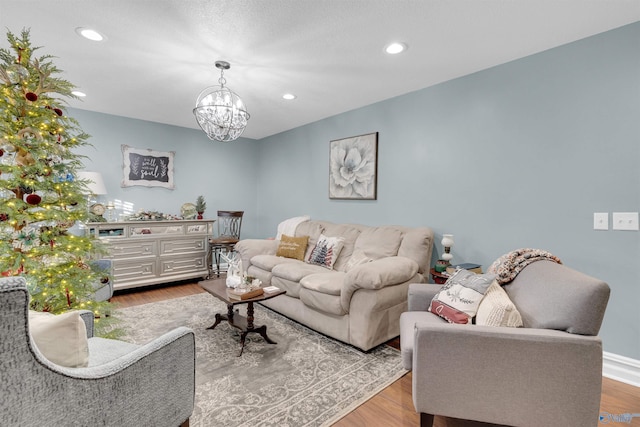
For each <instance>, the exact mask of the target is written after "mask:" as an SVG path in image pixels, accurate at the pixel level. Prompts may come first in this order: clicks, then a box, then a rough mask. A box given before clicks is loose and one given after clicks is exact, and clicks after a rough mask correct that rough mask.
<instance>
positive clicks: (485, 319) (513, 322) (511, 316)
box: [476, 280, 522, 328]
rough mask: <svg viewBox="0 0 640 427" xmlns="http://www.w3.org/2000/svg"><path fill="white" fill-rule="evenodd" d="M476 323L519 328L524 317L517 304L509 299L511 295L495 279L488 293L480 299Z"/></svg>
mask: <svg viewBox="0 0 640 427" xmlns="http://www.w3.org/2000/svg"><path fill="white" fill-rule="evenodd" d="M476 325H485V326H508V327H512V328H519V327H521V326H522V317H521V316H520V312H518V309H517V308H516V306H515V304H514V303H513V302H511V300H510V299H509V295H507V293H506V292H505V291H504V289H502V286H500V285H499V284H498V281H497V280H494V281H493V282H492V283H491V286H489V289H487V293H486V294H485V295H484V298H482V301H480V305H479V306H478V313H477V314H476Z"/></svg>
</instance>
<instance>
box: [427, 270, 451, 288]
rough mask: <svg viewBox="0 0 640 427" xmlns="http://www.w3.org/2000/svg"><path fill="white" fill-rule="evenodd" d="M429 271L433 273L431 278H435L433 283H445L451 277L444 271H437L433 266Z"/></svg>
mask: <svg viewBox="0 0 640 427" xmlns="http://www.w3.org/2000/svg"><path fill="white" fill-rule="evenodd" d="M429 272H430V273H431V280H433V283H436V284H438V285H443V284H444V283H445V282H446V281H447V279H449V275H448V274H447V273H446V272H444V271H443V272H442V273H440V272H437V271H436V269H435V268H432V269H431V270H429Z"/></svg>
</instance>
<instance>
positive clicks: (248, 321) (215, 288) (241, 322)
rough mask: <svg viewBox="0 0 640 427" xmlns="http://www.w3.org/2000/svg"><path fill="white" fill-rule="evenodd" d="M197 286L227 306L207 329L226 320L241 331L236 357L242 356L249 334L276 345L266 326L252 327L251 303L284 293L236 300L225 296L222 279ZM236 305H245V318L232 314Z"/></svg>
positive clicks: (213, 327) (281, 291) (224, 286)
mask: <svg viewBox="0 0 640 427" xmlns="http://www.w3.org/2000/svg"><path fill="white" fill-rule="evenodd" d="M198 284H199V285H200V287H201V288H202V289H204V290H205V291H207V292H209V293H210V294H211V295H213V296H214V297H216V298H218V299H219V300H220V301H222V302H224V303H225V304H227V313H226V314H225V313H216V321H215V323H214V324H213V325H211V326H209V327H208V328H207V329H215V327H216V326H218V324H219V323H220V322H222V321H223V320H226V321H227V322H229V325H231V326H233V327H234V328H237V329H239V330H240V331H241V334H240V341H241V344H242V347H241V348H240V353H239V354H238V356H242V352H243V350H244V342H245V339H246V338H247V334H249V333H251V332H255V333H258V334H260V335H261V336H262V338H264V340H265V341H266V342H268V343H269V344H277V343H276V342H275V341H273V340H272V339H270V338H269V337H268V336H267V325H260V326H255V325H254V323H253V321H254V317H253V303H254V302H260V301H264V300H268V299H270V298H273V297H277V296H278V295H282V294H284V293H285V291H283V290H278V291H276V292H269V293H266V292H265V293H264V294H262V295H259V296H257V297H255V298H249V299H245V300H238V299H232V298H229V295H228V294H227V289H228V288H227V285H226V280H225V279H224V278H221V279H214V280H207V281H204V282H200V283H198ZM238 304H247V317H245V316H242V315H241V314H239V313H238V311H237V310H236V311H235V312H234V310H233V306H234V305H238Z"/></svg>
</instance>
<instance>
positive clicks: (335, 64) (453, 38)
mask: <svg viewBox="0 0 640 427" xmlns="http://www.w3.org/2000/svg"><path fill="white" fill-rule="evenodd" d="M636 21H640V0H518V1H515V0H411V1H408V0H215V1H214V0H99V1H98V0H94V1H89V0H57V1H51V0H2V3H0V27H1V28H2V29H3V30H5V29H9V30H10V31H12V32H14V33H19V32H20V31H21V30H22V28H30V29H31V40H32V44H33V45H35V46H42V47H43V48H42V49H41V50H40V51H39V52H40V54H51V55H54V56H56V57H57V58H56V59H55V60H54V62H55V64H56V65H57V66H58V68H60V69H62V70H64V74H63V75H62V77H63V78H65V79H67V80H69V81H71V82H72V83H73V84H74V85H76V86H77V87H78V89H80V90H82V91H83V92H85V93H87V96H86V98H84V99H83V100H82V101H76V100H71V101H70V102H69V105H70V106H71V107H75V108H81V109H85V110H90V111H96V112H100V113H107V114H115V115H119V116H125V117H132V118H136V119H142V120H150V121H153V122H159V123H166V124H170V125H176V126H182V127H189V128H194V129H198V125H197V124H196V121H195V118H194V116H193V114H192V109H193V107H194V106H195V100H196V97H197V96H198V94H199V92H200V91H201V90H202V89H204V88H205V87H207V86H210V85H216V84H218V83H217V81H218V78H219V76H220V73H219V71H218V70H217V69H216V68H215V67H214V62H215V61H216V60H226V61H228V62H230V63H231V69H230V70H228V71H226V72H225V78H226V81H227V86H228V87H229V88H230V89H232V90H234V91H235V92H237V93H238V94H239V95H240V96H241V97H242V98H243V100H244V101H245V104H246V105H247V109H248V110H249V113H250V114H251V119H250V120H249V125H248V126H247V129H246V131H245V133H244V135H243V136H244V137H247V138H252V139H261V138H264V137H266V136H270V135H274V134H277V133H279V132H283V131H286V130H288V129H292V128H295V127H298V126H301V125H304V124H306V123H311V122H314V121H317V120H320V119H323V118H326V117H329V116H333V115H336V114H339V113H342V112H345V111H349V110H352V109H355V108H359V107H362V106H365V105H369V104H372V103H375V102H378V101H381V100H384V99H388V98H392V97H394V96H398V95H402V94H405V93H408V92H412V91H415V90H418V89H422V88H425V87H428V86H432V85H435V84H437V83H440V82H443V81H447V80H450V79H454V78H456V77H460V76H463V75H467V74H470V73H473V72H476V71H479V70H483V69H486V68H489V67H492V66H495V65H498V64H502V63H505V62H508V61H511V60H514V59H517V58H521V57H524V56H527V55H531V54H534V53H536V52H540V51H543V50H546V49H550V48H553V47H555V46H559V45H562V44H566V43H569V42H572V41H575V40H578V39H581V38H584V37H588V36H590V35H593V34H597V33H600V32H603V31H607V30H610V29H613V28H617V27H620V26H623V25H626V24H629V23H632V22H636ZM77 27H92V28H94V29H96V30H98V31H99V32H101V33H103V34H104V35H105V36H106V37H107V39H106V40H105V41H102V42H92V41H89V40H86V39H84V38H81V37H79V36H78V35H77V34H76V32H75V29H76V28H77ZM391 41H401V42H404V43H406V44H407V45H408V47H409V48H408V49H407V50H406V51H405V52H403V53H401V54H399V55H394V56H392V55H388V54H386V53H385V52H384V47H385V45H386V44H388V43H389V42H391ZM0 47H4V48H6V47H8V43H7V41H6V37H4V36H3V37H0ZM286 92H291V93H294V94H295V95H296V96H297V98H296V99H295V100H293V101H285V100H284V99H282V95H283V94H284V93H286Z"/></svg>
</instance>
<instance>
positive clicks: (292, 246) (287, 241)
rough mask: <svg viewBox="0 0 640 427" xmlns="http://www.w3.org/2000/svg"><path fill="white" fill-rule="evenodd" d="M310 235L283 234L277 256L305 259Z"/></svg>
mask: <svg viewBox="0 0 640 427" xmlns="http://www.w3.org/2000/svg"><path fill="white" fill-rule="evenodd" d="M308 243H309V236H300V237H292V236H287V235H286V234H283V235H282V236H281V238H280V244H279V245H278V249H277V251H276V256H281V257H285V258H293V259H297V260H303V259H304V254H305V253H306V251H307V244H308Z"/></svg>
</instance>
